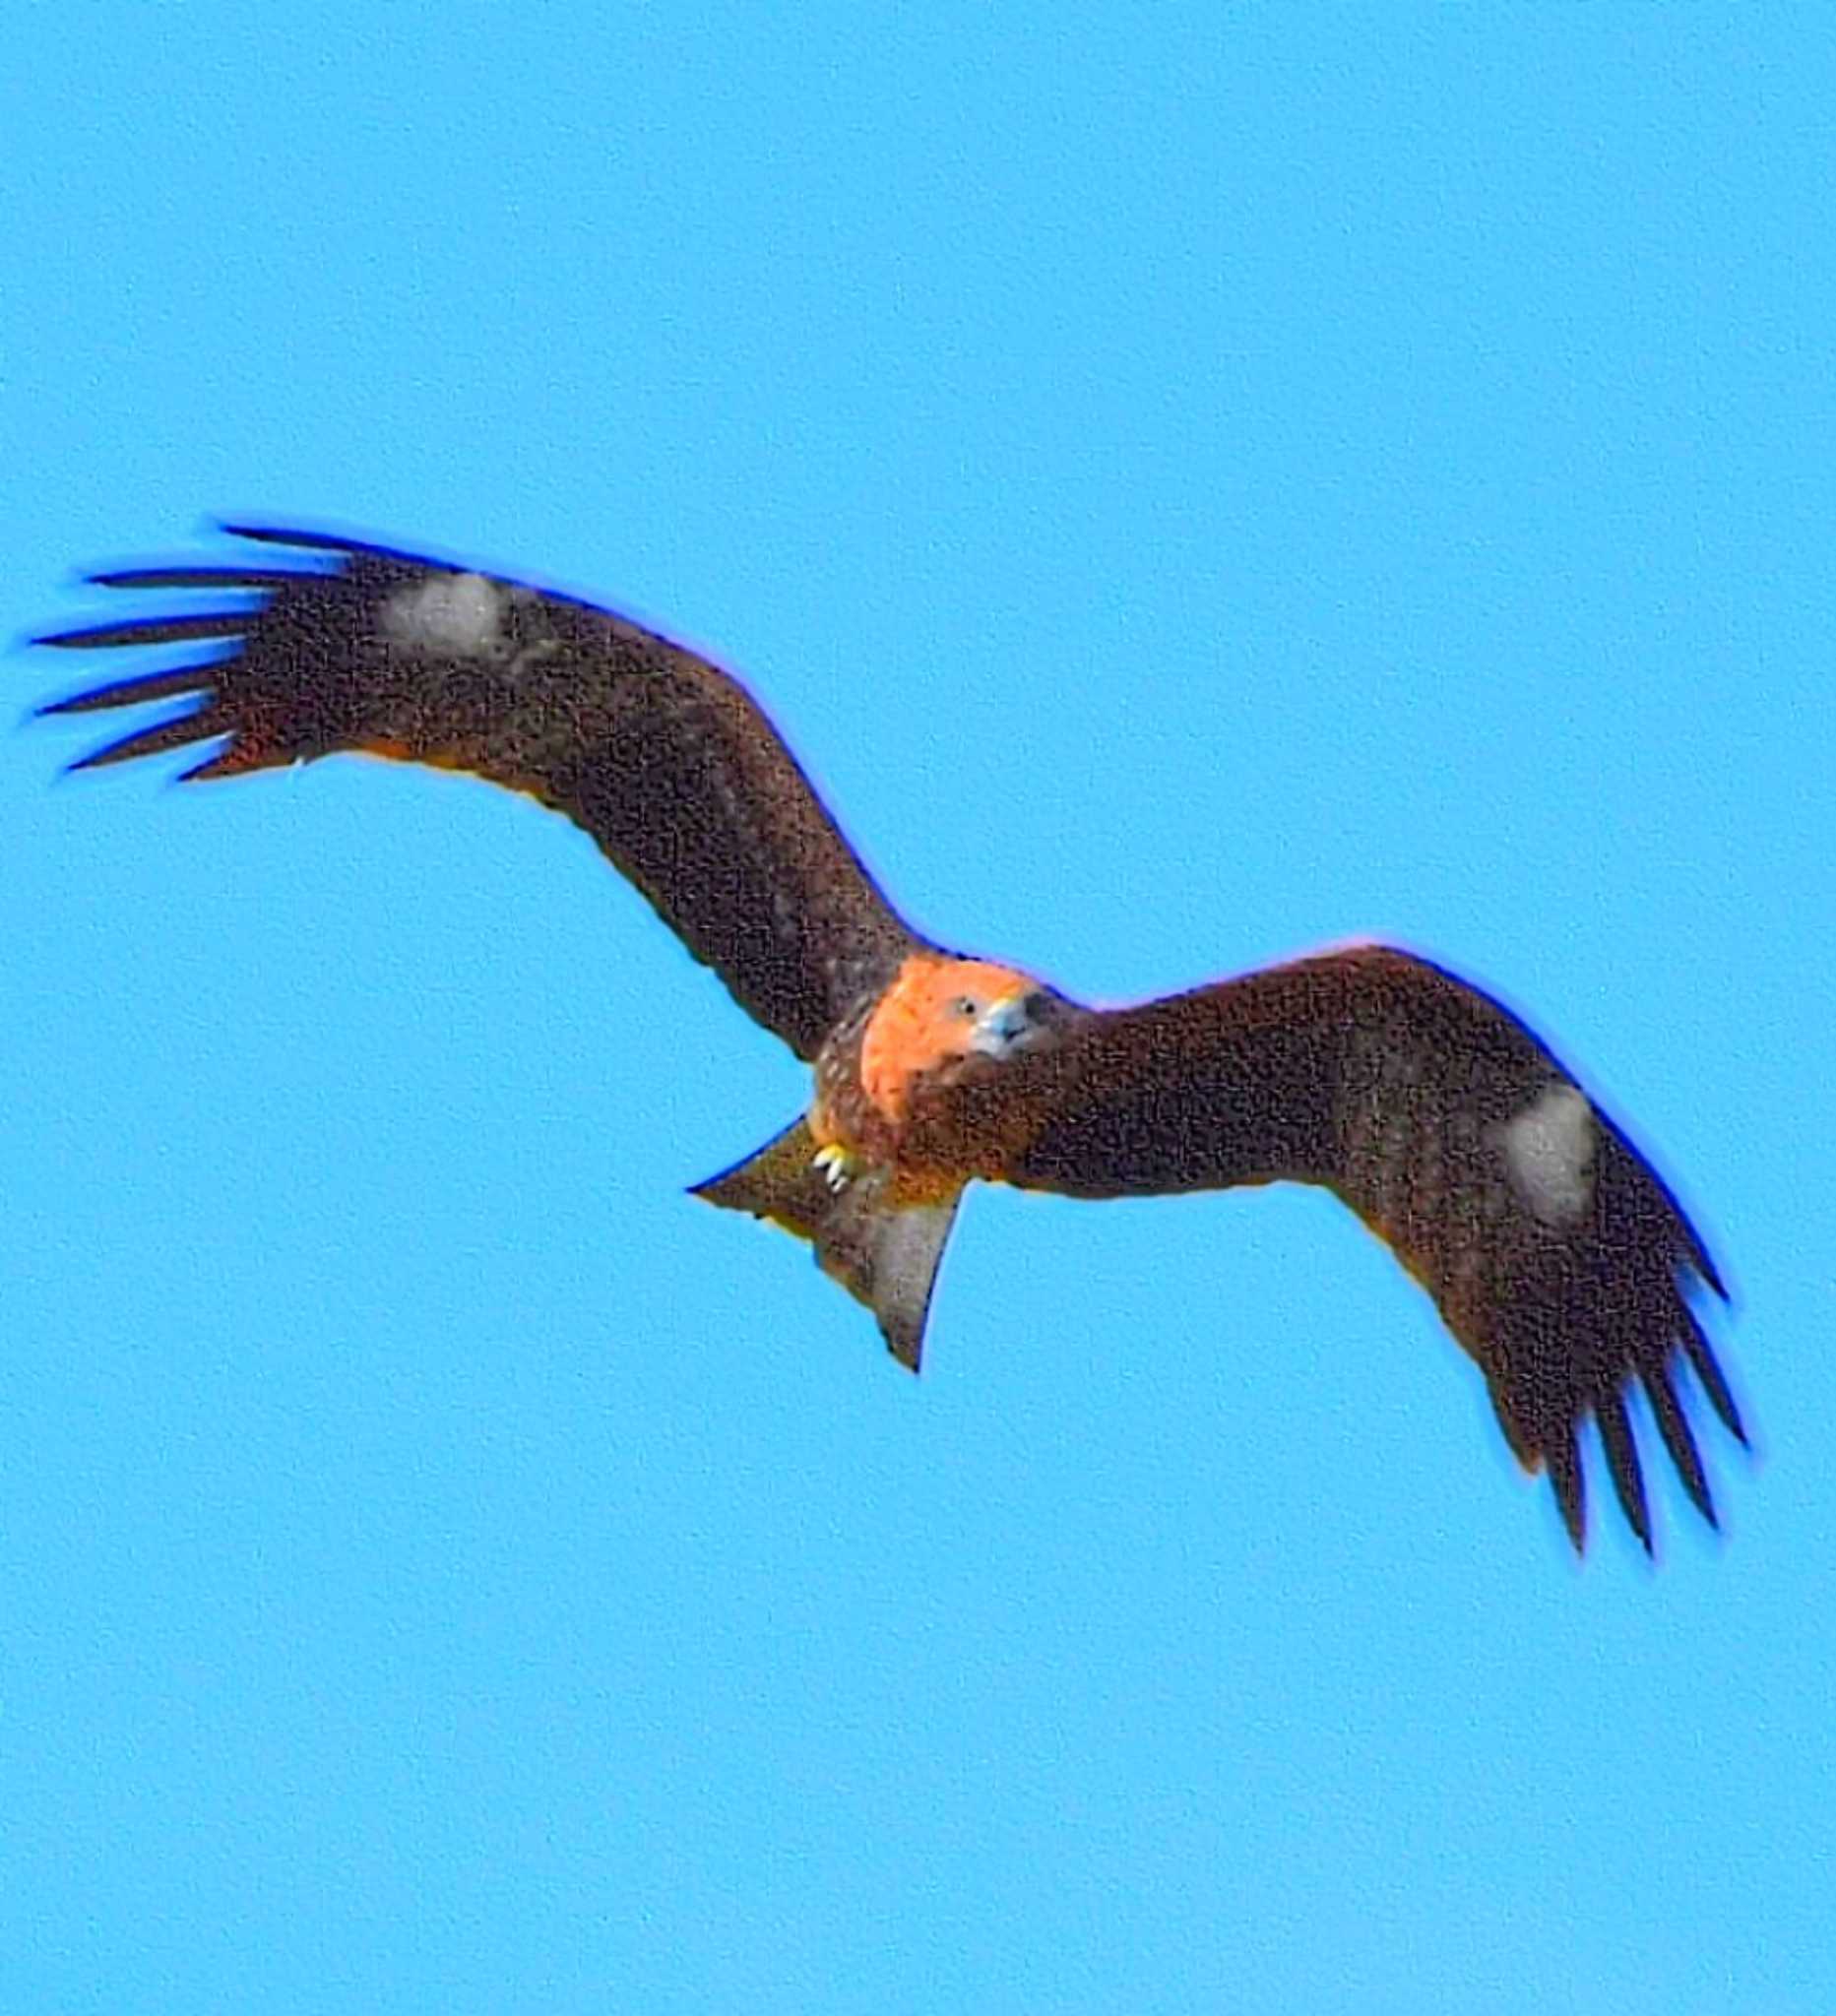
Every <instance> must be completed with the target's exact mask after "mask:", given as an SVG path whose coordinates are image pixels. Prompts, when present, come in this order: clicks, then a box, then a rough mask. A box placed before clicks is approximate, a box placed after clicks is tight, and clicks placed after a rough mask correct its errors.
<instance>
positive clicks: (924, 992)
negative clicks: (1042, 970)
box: [860, 952, 1039, 1121]
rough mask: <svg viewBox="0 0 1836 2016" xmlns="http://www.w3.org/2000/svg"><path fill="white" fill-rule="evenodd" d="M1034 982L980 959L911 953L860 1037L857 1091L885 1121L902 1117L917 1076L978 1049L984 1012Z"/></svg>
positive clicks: (1029, 990)
mask: <svg viewBox="0 0 1836 2016" xmlns="http://www.w3.org/2000/svg"><path fill="white" fill-rule="evenodd" d="M1038 987H1039V982H1038V981H1037V980H1036V979H1034V978H1033V977H1031V976H1030V975H1028V974H1024V973H1020V972H1018V971H1017V970H1016V969H1014V968H1013V967H1009V966H995V965H993V964H991V963H990V962H989V961H987V960H985V959H952V958H949V957H948V956H947V955H945V954H943V953H937V952H919V953H915V954H914V955H913V956H912V957H911V958H910V959H908V960H907V961H906V962H905V964H904V965H903V966H902V967H901V968H900V969H899V972H898V974H897V975H896V976H895V977H894V979H893V982H892V984H891V985H890V986H889V987H888V988H887V989H886V991H885V993H884V994H882V995H881V997H880V1001H879V1005H878V1007H876V1008H875V1009H874V1011H873V1014H872V1016H871V1018H870V1019H869V1021H868V1023H867V1026H866V1030H865V1032H864V1033H863V1035H862V1037H861V1040H860V1087H861V1090H862V1091H863V1092H864V1093H865V1094H866V1096H867V1098H868V1100H869V1102H870V1103H872V1104H873V1105H874V1106H875V1107H876V1108H877V1109H878V1110H879V1111H880V1112H881V1113H882V1114H884V1115H885V1117H886V1118H887V1119H889V1120H895V1121H896V1120H898V1119H900V1118H902V1117H903V1116H904V1113H905V1109H906V1103H907V1100H908V1099H909V1097H910V1095H911V1090H912V1087H913V1085H914V1084H915V1083H916V1082H917V1080H918V1079H919V1078H921V1077H923V1076H924V1075H925V1074H926V1073H928V1072H931V1071H934V1070H936V1069H937V1068H938V1067H939V1066H940V1065H943V1064H947V1063H949V1062H950V1061H951V1060H952V1059H954V1058H958V1057H966V1056H968V1055H969V1054H970V1053H971V1051H973V1050H976V1049H979V1048H981V1047H982V1046H983V1045H982V1040H981V1039H982V1035H983V1033H984V1032H985V1031H986V1029H987V1026H988V1021H987V1019H988V1016H989V1015H990V1013H991V1012H992V1011H995V1010H998V1009H1000V1008H1003V1007H1005V1006H1006V1005H1007V1004H1009V1003H1011V1002H1017V1001H1022V1000H1025V999H1026V998H1027V997H1028V996H1029V995H1031V994H1033V993H1035V992H1036V991H1037V990H1038Z"/></svg>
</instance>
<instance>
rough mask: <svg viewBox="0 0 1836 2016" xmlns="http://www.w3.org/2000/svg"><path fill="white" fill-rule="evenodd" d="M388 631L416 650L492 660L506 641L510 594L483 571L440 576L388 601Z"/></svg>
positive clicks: (399, 592) (385, 613) (385, 620)
mask: <svg viewBox="0 0 1836 2016" xmlns="http://www.w3.org/2000/svg"><path fill="white" fill-rule="evenodd" d="M382 621H383V629H384V630H385V631H386V632H387V633H388V635H389V637H390V638H391V639H392V640H393V641H394V642H395V643H397V644H402V645H406V646H407V647H408V648H409V649H410V650H411V651H424V652H439V653H442V654H450V655H452V656H454V657H456V658H491V657H495V656H496V655H497V654H498V653H499V652H501V651H502V649H503V644H504V633H503V624H504V592H503V590H502V589H500V588H499V587H498V586H497V584H496V583H495V582H492V581H487V580H486V579H485V578H484V576H483V575H482V574H435V575H432V576H431V577H429V578H428V579H427V580H425V581H417V582H415V583H413V584H412V586H411V587H409V588H403V589H398V590H397V591H396V593H395V594H394V595H392V596H391V597H390V598H389V599H388V600H387V601H386V602H384V603H383V611H382Z"/></svg>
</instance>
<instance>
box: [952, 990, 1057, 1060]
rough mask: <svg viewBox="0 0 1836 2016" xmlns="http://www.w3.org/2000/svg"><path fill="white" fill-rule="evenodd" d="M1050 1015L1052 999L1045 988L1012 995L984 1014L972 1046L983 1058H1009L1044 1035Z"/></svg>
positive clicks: (971, 1038)
mask: <svg viewBox="0 0 1836 2016" xmlns="http://www.w3.org/2000/svg"><path fill="white" fill-rule="evenodd" d="M1051 1014H1052V1001H1051V996H1050V995H1049V994H1047V993H1046V992H1045V990H1044V989H1043V988H1040V987H1032V988H1029V989H1028V990H1027V992H1026V993H1024V994H1010V995H1008V996H1007V998H1006V999H1005V1000H1003V1001H996V1002H995V1003H994V1005H993V1006H992V1007H991V1008H988V1009H986V1010H984V1011H983V1013H982V1015H981V1018H980V1020H979V1021H978V1022H977V1024H976V1027H975V1030H974V1032H973V1033H972V1034H971V1036H970V1039H969V1046H970V1048H971V1049H972V1050H976V1051H978V1052H980V1053H981V1055H982V1056H984V1057H1005V1056H1009V1055H1011V1054H1012V1053H1013V1052H1014V1051H1015V1050H1019V1049H1024V1048H1026V1047H1027V1045H1028V1044H1029V1043H1032V1042H1035V1041H1037V1040H1038V1039H1039V1038H1040V1037H1042V1036H1044V1035H1045V1031H1046V1029H1047V1027H1048V1026H1049V1025H1050V1022H1051Z"/></svg>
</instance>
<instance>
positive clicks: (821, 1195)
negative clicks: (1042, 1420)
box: [693, 1120, 961, 1372]
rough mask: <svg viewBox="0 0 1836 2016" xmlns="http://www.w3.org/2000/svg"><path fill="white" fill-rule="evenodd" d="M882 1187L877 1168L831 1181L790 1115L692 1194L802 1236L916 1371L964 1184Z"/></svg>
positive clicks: (883, 1177) (804, 1128)
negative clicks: (899, 1197) (895, 1192)
mask: <svg viewBox="0 0 1836 2016" xmlns="http://www.w3.org/2000/svg"><path fill="white" fill-rule="evenodd" d="M887 1188H888V1183H887V1173H886V1171H884V1170H869V1171H867V1172H865V1173H863V1174H857V1175H854V1174H851V1175H849V1176H848V1177H847V1178H846V1180H845V1181H844V1182H843V1184H842V1186H841V1187H840V1189H837V1188H834V1187H833V1186H832V1185H831V1183H830V1181H829V1177H828V1174H827V1172H826V1171H825V1170H824V1169H823V1168H822V1167H821V1166H818V1164H817V1162H816V1143H815V1141H814V1139H813V1138H812V1136H811V1134H810V1131H809V1126H808V1124H807V1122H805V1121H803V1120H797V1121H795V1122H793V1123H792V1124H791V1126H789V1127H787V1128H786V1129H785V1130H784V1132H783V1133H782V1134H779V1135H777V1136H775V1137H774V1138H773V1139H772V1140H770V1141H768V1142H767V1143H766V1144H765V1146H764V1147H763V1148H761V1149H760V1150H759V1151H758V1152H757V1153H756V1154H754V1155H751V1156H748V1157H747V1158H746V1160H745V1161H744V1162H741V1163H738V1164H736V1165H735V1166H733V1167H732V1168H730V1169H728V1170H726V1171H724V1172H723V1173H722V1174H721V1175H718V1176H712V1177H710V1178H709V1179H708V1181H707V1182H705V1183H697V1184H696V1185H695V1186H694V1191H693V1194H694V1195H695V1196H697V1197H705V1198H706V1199H707V1201H708V1202H709V1203H710V1204H719V1205H721V1206H723V1207H724V1208H725V1209H727V1210H728V1211H747V1212H750V1213H751V1214H752V1216H753V1217H754V1218H763V1219H769V1220H770V1221H771V1223H772V1224H774V1225H779V1226H782V1227H783V1228H784V1229H785V1230H786V1231H789V1232H792V1233H794V1234H795V1236H796V1237H798V1238H799V1239H807V1240H808V1241H809V1242H810V1244H811V1245H812V1246H813V1247H814V1248H815V1250H816V1264H817V1265H818V1266H819V1267H820V1268H821V1269H822V1271H823V1272H824V1273H825V1274H827V1275H828V1276H829V1277H830V1278H831V1279H832V1280H834V1281H839V1282H840V1283H841V1285H842V1286H843V1287H844V1288H845V1289H847V1291H848V1292H849V1293H850V1294H852V1295H853V1296H854V1297H855V1300H856V1301H859V1302H864V1303H865V1304H866V1306H867V1307H868V1308H869V1309H871V1310H872V1311H873V1313H874V1315H875V1316H876V1317H877V1318H878V1320H879V1325H880V1334H881V1335H882V1336H883V1337H884V1338H885V1339H886V1345H887V1349H888V1350H889V1351H890V1352H891V1353H892V1355H893V1356H894V1357H896V1358H897V1359H898V1360H899V1362H900V1363H901V1364H902V1365H905V1366H906V1367H908V1368H909V1369H910V1370H912V1371H914V1372H916V1371H917V1370H918V1361H919V1358H920V1356H921V1355H922V1352H923V1346H924V1318H925V1314H926V1312H927V1310H928V1309H929V1307H930V1296H931V1289H932V1287H933V1286H934V1284H935V1282H936V1279H937V1265H938V1262H939V1261H940V1260H941V1259H942V1257H943V1249H944V1244H945V1242H946V1241H947V1240H948V1238H949V1236H950V1228H951V1226H952V1225H954V1224H955V1222H956V1208H957V1205H958V1203H959V1202H960V1201H961V1192H960V1191H959V1192H958V1193H957V1195H956V1196H954V1197H951V1198H950V1199H949V1200H948V1201H947V1202H945V1203H942V1204H893V1203H891V1202H889V1201H888V1197H887Z"/></svg>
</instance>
